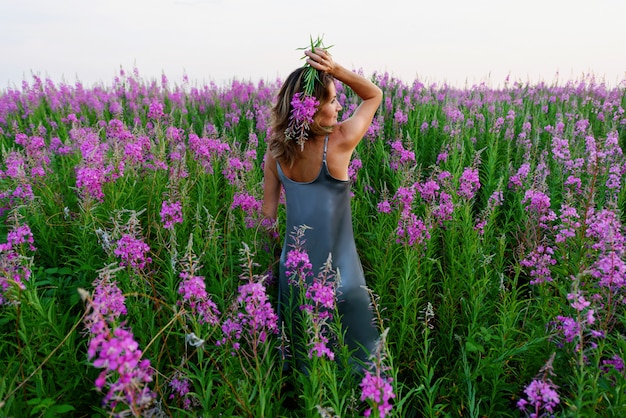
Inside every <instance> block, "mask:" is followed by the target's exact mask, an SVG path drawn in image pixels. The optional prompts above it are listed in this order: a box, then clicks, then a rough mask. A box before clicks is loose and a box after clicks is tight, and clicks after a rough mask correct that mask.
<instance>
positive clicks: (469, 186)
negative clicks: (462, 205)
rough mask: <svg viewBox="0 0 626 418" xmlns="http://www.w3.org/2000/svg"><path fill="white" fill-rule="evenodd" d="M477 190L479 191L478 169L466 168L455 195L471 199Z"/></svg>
mask: <svg viewBox="0 0 626 418" xmlns="http://www.w3.org/2000/svg"><path fill="white" fill-rule="evenodd" d="M478 189H480V179H479V177H478V169H476V168H472V167H466V168H465V170H463V174H461V178H460V179H459V190H458V192H457V194H458V195H459V196H461V197H464V198H466V199H472V198H473V197H474V194H475V193H476V192H477V191H478Z"/></svg>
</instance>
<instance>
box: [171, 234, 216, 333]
mask: <svg viewBox="0 0 626 418" xmlns="http://www.w3.org/2000/svg"><path fill="white" fill-rule="evenodd" d="M192 243H193V240H192V237H189V243H188V245H187V251H186V252H185V255H184V256H183V258H182V259H181V261H180V264H181V272H180V274H179V277H180V278H181V279H182V280H181V282H180V284H179V285H178V293H179V294H180V295H181V296H182V300H180V301H179V302H178V304H179V305H182V306H185V307H188V308H189V309H190V314H191V316H192V317H197V320H198V323H200V324H209V325H211V326H214V325H217V324H218V323H219V315H220V311H219V310H218V308H217V305H216V304H215V302H213V299H211V296H210V295H209V294H208V293H207V291H206V283H205V280H204V277H203V276H198V275H197V273H196V272H197V271H198V270H199V269H200V268H201V266H200V264H199V259H198V257H197V256H196V255H195V254H194V252H193V248H192Z"/></svg>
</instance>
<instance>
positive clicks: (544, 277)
mask: <svg viewBox="0 0 626 418" xmlns="http://www.w3.org/2000/svg"><path fill="white" fill-rule="evenodd" d="M553 255H554V250H553V249H552V247H549V246H543V245H538V246H537V248H535V249H534V250H532V251H531V252H530V254H529V255H528V256H527V257H526V258H525V259H523V260H522V261H520V265H521V266H522V267H526V268H529V269H530V277H531V281H530V284H542V283H545V282H551V281H552V273H551V272H550V266H553V265H555V264H556V260H555V259H554V257H553Z"/></svg>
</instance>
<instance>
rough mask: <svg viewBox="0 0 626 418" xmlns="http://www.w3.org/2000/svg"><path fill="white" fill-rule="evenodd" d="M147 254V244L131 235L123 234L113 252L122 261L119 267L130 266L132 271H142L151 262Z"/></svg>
mask: <svg viewBox="0 0 626 418" xmlns="http://www.w3.org/2000/svg"><path fill="white" fill-rule="evenodd" d="M149 252H150V247H149V246H148V244H146V243H145V242H143V240H141V239H140V238H136V237H134V236H133V235H132V234H123V235H122V237H121V238H120V239H119V240H118V241H117V244H116V248H115V249H114V250H113V253H114V254H115V255H117V256H118V257H120V258H121V260H122V261H121V262H120V265H122V266H130V267H132V268H133V269H144V268H145V267H146V265H148V264H149V263H151V262H152V258H150V257H148V256H147V254H148V253H149Z"/></svg>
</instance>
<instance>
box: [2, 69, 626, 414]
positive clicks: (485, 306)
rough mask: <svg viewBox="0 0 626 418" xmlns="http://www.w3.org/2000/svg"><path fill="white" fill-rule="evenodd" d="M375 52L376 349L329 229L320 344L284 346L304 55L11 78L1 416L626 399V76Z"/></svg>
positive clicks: (428, 409)
mask: <svg viewBox="0 0 626 418" xmlns="http://www.w3.org/2000/svg"><path fill="white" fill-rule="evenodd" d="M371 77H372V80H373V81H374V82H375V83H376V84H377V85H378V86H380V88H381V89H382V90H383V92H384V99H383V104H382V105H381V107H380V109H379V111H378V113H377V115H376V117H375V119H374V121H373V123H372V126H371V127H370V129H369V131H368V132H367V134H366V136H365V137H364V138H363V140H362V142H361V143H360V144H359V146H358V148H357V150H356V152H355V154H354V156H353V157H354V158H353V161H352V163H351V166H350V177H351V180H352V191H353V198H352V213H353V222H354V231H355V238H356V244H357V248H358V250H359V253H360V257H361V260H362V263H363V268H364V271H365V275H366V280H367V284H368V288H369V290H370V293H371V296H372V306H373V309H374V310H375V313H376V315H375V316H376V322H377V325H378V327H379V329H380V332H381V340H380V343H379V347H378V349H377V351H376V352H375V353H373V355H372V357H371V361H370V362H369V363H368V364H366V365H365V371H364V372H363V373H355V372H353V371H352V367H351V365H350V363H349V359H350V353H349V352H348V351H347V348H346V346H345V345H344V344H342V334H341V329H340V327H339V326H338V325H337V324H338V318H337V315H336V312H335V315H328V312H329V310H328V309H327V308H328V307H329V306H330V311H331V312H332V300H331V301H330V302H329V301H328V300H325V299H324V298H323V297H322V296H323V295H322V291H321V290H320V291H319V292H318V291H317V290H319V289H322V290H328V289H330V290H331V291H332V290H333V289H334V286H335V285H336V280H338V279H339V280H340V277H337V276H338V275H336V274H335V273H336V272H333V271H332V268H331V266H328V267H327V268H326V269H324V270H323V271H320V272H310V271H306V268H307V266H306V262H305V260H306V242H302V245H301V246H298V247H297V248H293V249H292V251H294V252H298V254H300V255H301V256H302V258H300V260H304V261H302V262H301V263H300V264H294V265H293V269H294V272H295V273H294V291H296V292H299V295H300V296H299V297H300V300H301V302H302V303H301V305H302V306H303V309H302V310H301V312H300V313H301V315H299V316H297V317H294V318H290V319H289V320H290V321H293V323H294V324H295V326H298V327H300V329H302V330H303V333H304V335H305V336H306V337H307V342H306V344H302V347H300V349H302V350H303V351H302V353H301V354H302V355H303V356H304V357H306V358H307V359H308V362H307V363H306V365H305V367H300V366H298V365H295V364H293V362H294V361H293V357H287V358H283V354H284V353H285V352H286V351H285V348H286V347H287V348H289V347H290V341H289V337H288V336H286V335H284V334H283V333H282V332H281V328H280V327H279V325H278V322H277V317H276V306H275V305H276V291H277V288H276V268H277V254H278V253H279V251H280V248H281V237H284V236H285V235H286V234H296V236H297V235H298V234H299V233H300V232H301V230H299V231H285V230H283V229H281V228H282V227H281V226H280V225H281V224H282V223H281V222H279V230H278V235H276V234H274V233H273V230H272V228H268V225H267V223H266V222H265V221H264V220H263V219H262V217H261V215H260V206H261V198H262V191H263V188H262V183H263V171H262V166H263V155H264V153H265V149H266V143H265V138H266V137H267V135H268V129H269V114H270V108H271V105H272V102H273V100H274V96H275V94H276V93H277V90H278V88H279V86H280V80H276V81H259V82H250V81H241V80H232V81H231V82H229V83H227V84H225V85H216V84H215V83H202V84H201V83H197V82H193V81H190V80H188V79H187V78H186V77H184V78H183V80H180V81H179V82H175V83H173V82H171V81H169V80H168V79H167V78H166V76H163V77H162V79H161V80H153V79H144V78H142V77H141V75H140V74H139V72H138V70H137V69H134V70H133V71H132V72H128V73H127V72H125V71H124V70H121V71H120V73H119V75H118V76H116V77H115V78H114V79H113V80H112V82H111V83H110V84H96V85H94V86H92V87H86V86H83V85H82V84H81V83H80V82H76V83H73V84H70V83H54V82H52V81H50V80H46V79H42V78H40V77H38V76H33V77H32V80H25V81H24V82H23V83H22V85H21V86H20V87H19V88H18V87H13V88H5V89H4V90H2V91H0V157H1V162H0V217H1V218H2V223H1V225H0V370H1V374H0V416H7V417H23V416H40V417H56V416H76V417H87V416H89V417H96V416H145V417H169V416H175V417H178V416H183V417H184V416H204V417H216V416H223V417H227V416H237V417H278V416H285V417H289V416H295V417H336V416H339V417H350V416H372V417H385V416H392V417H435V416H439V417H442V416H450V417H520V416H533V417H540V416H558V417H590V416H606V417H611V416H615V417H619V416H624V415H625V414H626V392H625V391H626V374H625V373H626V370H625V368H624V360H623V359H624V355H625V352H626V339H625V333H626V317H625V315H624V314H625V307H626V298H625V297H626V293H625V291H626V229H625V228H624V221H625V220H626V215H625V213H624V204H625V199H626V188H625V187H624V184H623V183H624V174H625V173H626V160H625V158H624V155H623V150H624V146H625V145H626V115H624V109H625V108H626V85H625V84H624V83H622V84H621V85H620V86H617V87H611V88H609V87H607V86H605V84H603V83H601V82H598V81H596V80H595V79H594V77H593V76H584V77H582V78H581V79H580V80H573V81H570V82H566V83H561V84H556V83H554V84H546V83H537V84H528V83H522V82H509V81H506V82H505V83H504V85H503V86H500V87H497V88H494V87H490V86H489V85H488V84H478V85H473V86H468V87H466V88H464V89H459V88H454V87H451V86H448V85H446V84H436V83H434V84H430V85H425V84H423V83H421V82H420V81H419V80H415V81H414V82H413V83H411V84H405V83H403V82H402V81H400V80H398V79H396V78H394V77H393V76H391V75H389V74H387V73H374V74H372V75H371ZM337 88H338V90H337V91H338V99H339V100H340V102H341V104H342V106H343V108H344V110H343V113H342V116H341V117H347V116H349V115H350V113H351V111H353V109H354V108H355V106H356V103H357V98H356V97H355V95H354V94H353V92H352V91H350V90H349V89H347V88H345V87H343V86H341V85H338V86H337ZM279 220H284V207H283V206H281V208H280V210H279ZM304 227H305V226H303V228H304ZM294 254H295V253H294ZM307 276H313V277H314V280H313V284H312V285H307V284H306V283H305V281H304V280H302V278H303V277H307ZM339 276H340V275H339ZM331 299H332V298H331ZM328 303H330V305H328ZM294 349H295V348H294Z"/></svg>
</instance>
